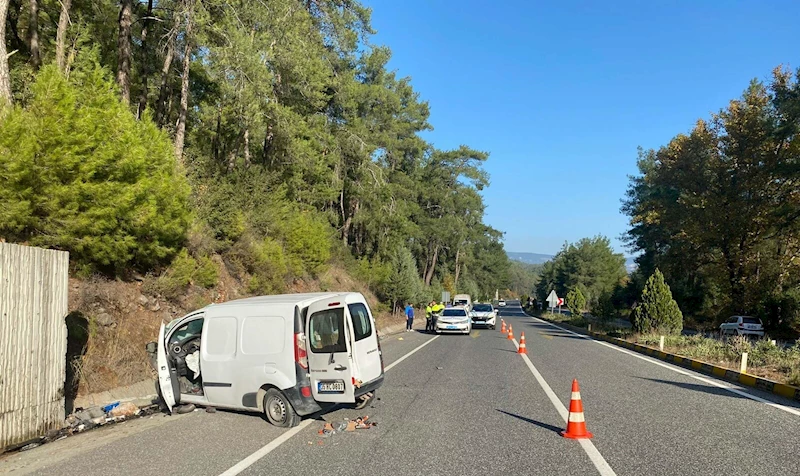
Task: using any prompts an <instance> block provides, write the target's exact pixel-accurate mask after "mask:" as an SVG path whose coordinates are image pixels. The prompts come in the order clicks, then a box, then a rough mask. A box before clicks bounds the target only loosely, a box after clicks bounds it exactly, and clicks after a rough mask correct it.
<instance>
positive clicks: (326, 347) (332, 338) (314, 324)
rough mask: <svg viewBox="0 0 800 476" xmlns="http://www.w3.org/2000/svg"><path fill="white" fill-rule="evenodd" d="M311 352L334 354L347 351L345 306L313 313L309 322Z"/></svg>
mask: <svg viewBox="0 0 800 476" xmlns="http://www.w3.org/2000/svg"><path fill="white" fill-rule="evenodd" d="M309 330H310V331H311V336H310V337H309V340H310V341H311V352H314V353H316V354H332V353H334V352H347V344H346V343H345V336H344V308H341V307H339V308H336V309H326V310H324V311H319V312H315V313H314V314H312V315H311V321H310V322H309Z"/></svg>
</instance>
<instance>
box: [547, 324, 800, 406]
mask: <svg viewBox="0 0 800 476" xmlns="http://www.w3.org/2000/svg"><path fill="white" fill-rule="evenodd" d="M531 318H532V319H535V320H537V321H538V322H541V323H543V324H547V325H549V326H553V327H555V328H557V329H561V330H562V331H565V332H569V333H570V334H572V335H575V336H578V337H581V338H583V339H586V340H589V341H592V342H595V343H597V344H600V345H603V346H606V347H608V348H609V349H614V350H616V351H619V352H622V353H623V354H628V355H630V356H631V357H636V358H637V359H641V360H644V361H645V362H650V363H651V364H655V365H658V366H659V367H664V368H665V369H669V370H672V371H673V372H677V373H679V374H681V375H685V376H687V377H691V378H693V379H695V380H699V381H701V382H703V383H707V384H708V385H713V386H714V387H718V388H723V389H725V390H727V391H729V392H731V393H735V394H736V395H739V396H742V397H745V398H749V399H750V400H755V401H756V402H759V403H763V404H765V405H768V406H770V407H772V408H777V409H778V410H783V411H785V412H787V413H791V414H792V415H796V416H800V410H797V409H795V408H791V407H787V406H786V405H781V404H780V403H775V402H773V401H771V400H767V399H765V398H761V397H759V396H757V395H753V394H752V393H748V392H745V391H744V389H743V388H742V387H735V386H733V385H728V384H727V383H723V382H721V381H717V380H713V379H710V378H705V377H701V376H699V375H695V374H694V373H692V372H688V371H686V370H683V369H682V368H680V367H677V366H675V365H670V364H667V363H664V362H660V361H658V360H655V359H652V358H650V357H646V356H644V355H642V354H639V353H636V352H633V351H631V350H628V349H625V348H622V347H619V346H616V345H614V344H610V343H608V342H603V341H600V340H596V339H593V338H592V337H590V336H585V335H583V334H578V333H577V332H573V331H571V330H569V329H565V328H563V327H561V326H557V325H555V324H553V323H552V322H547V321H545V320H542V319H539V318H538V317H533V316H531Z"/></svg>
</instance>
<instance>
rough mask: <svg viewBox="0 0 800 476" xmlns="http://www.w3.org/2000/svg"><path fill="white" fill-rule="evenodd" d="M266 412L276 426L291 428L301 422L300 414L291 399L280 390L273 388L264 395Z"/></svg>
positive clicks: (268, 418)
mask: <svg viewBox="0 0 800 476" xmlns="http://www.w3.org/2000/svg"><path fill="white" fill-rule="evenodd" d="M264 414H265V415H266V416H267V420H269V422H270V423H272V424H273V425H275V426H279V427H282V428H291V427H293V426H297V425H299V424H300V415H298V414H297V413H296V412H295V411H294V408H292V404H291V403H289V400H287V399H286V397H285V396H284V395H283V393H281V392H280V391H279V390H277V389H274V388H271V389H269V390H267V394H266V395H264Z"/></svg>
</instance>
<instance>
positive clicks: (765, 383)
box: [537, 317, 800, 401]
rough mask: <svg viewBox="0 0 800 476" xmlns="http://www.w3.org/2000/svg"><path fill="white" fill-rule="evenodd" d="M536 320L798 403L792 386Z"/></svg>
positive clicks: (799, 396) (799, 391)
mask: <svg viewBox="0 0 800 476" xmlns="http://www.w3.org/2000/svg"><path fill="white" fill-rule="evenodd" d="M537 318H538V319H541V320H543V321H546V322H550V323H552V324H555V325H558V326H561V327H564V328H565V329H569V330H571V331H573V332H577V333H578V334H583V335H586V336H589V337H592V338H594V339H596V340H602V341H604V342H608V343H610V344H614V345H616V346H619V347H624V348H626V349H630V350H633V351H635V352H638V353H640V354H645V355H649V356H650V357H655V358H656V359H658V360H662V361H664V362H669V363H671V364H676V365H678V366H680V367H685V368H687V369H691V370H694V371H696V372H700V373H703V374H706V375H710V376H712V377H716V378H719V379H722V380H726V381H728V382H733V383H738V384H740V385H744V386H747V387H753V388H756V389H758V390H762V391H764V392H769V393H774V394H775V395H780V396H781V397H785V398H788V399H790V400H795V401H800V388H798V387H795V386H793V385H788V384H785V383H780V382H776V381H774V380H770V379H766V378H763V377H756V376H755V375H749V374H743V373H741V372H737V371H735V370H731V369H729V368H726V367H720V366H718V365H713V364H709V363H707V362H703V361H702V360H695V359H690V358H688V357H682V356H680V355H677V354H670V353H669V352H662V351H660V350H658V349H654V348H652V347H648V346H646V345H641V344H634V343H633V342H628V341H626V340H624V339H619V338H616V337H610V336H607V335H605V334H600V333H597V332H593V331H589V330H587V329H584V328H581V327H575V326H572V325H569V324H564V323H562V322H554V321H550V320H548V319H545V318H543V317H537Z"/></svg>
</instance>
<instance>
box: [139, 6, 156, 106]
mask: <svg viewBox="0 0 800 476" xmlns="http://www.w3.org/2000/svg"><path fill="white" fill-rule="evenodd" d="M152 16H153V0H147V14H146V15H145V18H144V20H143V21H142V59H141V65H142V91H141V93H140V94H139V109H138V110H137V111H136V117H138V118H139V119H141V118H142V114H144V110H145V109H146V108H147V92H148V91H147V82H148V80H149V79H150V66H149V63H148V61H147V53H148V52H147V33H148V32H147V30H148V28H149V27H150V22H151V21H152V20H151V19H150V18H151V17H152Z"/></svg>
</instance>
